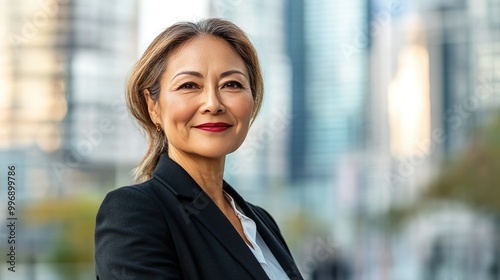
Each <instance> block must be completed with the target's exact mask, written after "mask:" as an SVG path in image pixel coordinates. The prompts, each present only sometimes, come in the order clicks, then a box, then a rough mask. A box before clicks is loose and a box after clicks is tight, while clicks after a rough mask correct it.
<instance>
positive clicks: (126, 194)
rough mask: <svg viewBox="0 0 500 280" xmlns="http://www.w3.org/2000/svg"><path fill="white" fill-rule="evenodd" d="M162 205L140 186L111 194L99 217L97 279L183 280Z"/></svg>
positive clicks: (97, 224) (96, 230) (96, 250)
mask: <svg viewBox="0 0 500 280" xmlns="http://www.w3.org/2000/svg"><path fill="white" fill-rule="evenodd" d="M159 206H160V202H159V201H158V199H157V198H156V197H154V195H152V194H151V193H148V192H146V191H145V190H144V189H141V188H140V187H122V188H119V189H117V190H114V191H112V192H110V193H108V195H107V196H106V198H105V199H104V201H103V202H102V204H101V207H100V209H99V211H98V213H97V217H96V228H95V269H96V279H100V280H111V279H120V280H133V279H135V280H139V279H181V275H180V271H179V266H178V260H177V255H176V253H175V250H174V244H173V242H172V239H171V236H170V233H169V229H168V225H167V223H166V221H165V217H164V216H163V214H162V211H161V210H160V207H159Z"/></svg>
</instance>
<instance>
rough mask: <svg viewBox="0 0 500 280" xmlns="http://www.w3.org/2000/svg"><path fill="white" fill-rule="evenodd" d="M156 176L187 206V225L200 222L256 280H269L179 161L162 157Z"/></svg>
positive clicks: (215, 206)
mask: <svg viewBox="0 0 500 280" xmlns="http://www.w3.org/2000/svg"><path fill="white" fill-rule="evenodd" d="M153 177H154V178H156V179H158V180H159V181H160V182H162V183H163V184H164V185H165V186H166V187H167V188H169V189H170V190H171V191H172V192H173V193H174V194H175V195H176V196H177V197H178V198H180V199H179V201H181V203H182V200H184V201H186V200H187V202H188V203H186V204H184V203H182V204H183V206H182V207H183V208H184V210H185V214H186V215H185V216H184V218H185V219H186V222H190V219H191V218H193V219H196V220H197V221H198V222H199V223H201V224H202V225H203V226H204V227H205V228H206V229H207V231H208V232H210V233H211V234H212V235H213V236H214V237H215V238H216V239H217V240H218V241H219V242H220V243H221V245H222V246H223V247H224V248H225V249H226V250H227V251H228V252H229V254H231V256H232V257H233V258H234V259H235V260H237V261H238V262H239V263H240V264H241V266H242V267H244V268H245V270H247V271H248V273H249V274H251V275H253V276H254V277H255V278H256V279H269V278H268V277H267V274H266V272H265V271H264V270H263V269H262V266H261V265H260V263H259V262H258V261H257V259H256V258H255V256H254V255H253V254H252V252H251V251H250V249H249V248H248V246H247V245H246V243H245V242H244V241H243V239H242V238H241V237H240V235H239V234H238V232H237V231H236V229H234V227H233V225H232V224H231V222H229V220H228V219H227V218H226V216H224V214H223V213H222V211H221V210H220V209H219V207H217V205H216V204H215V203H214V202H213V201H212V199H211V198H210V197H209V196H208V195H207V194H206V193H205V192H204V191H203V190H202V189H201V188H200V186H198V184H197V183H196V182H195V181H194V180H193V178H191V176H189V174H188V173H187V172H186V171H185V170H184V169H183V168H182V167H181V166H180V165H178V164H177V163H176V162H174V161H173V160H171V159H170V158H168V156H167V155H166V154H162V155H161V157H160V160H159V162H158V165H157V167H156V169H155V171H154V173H153Z"/></svg>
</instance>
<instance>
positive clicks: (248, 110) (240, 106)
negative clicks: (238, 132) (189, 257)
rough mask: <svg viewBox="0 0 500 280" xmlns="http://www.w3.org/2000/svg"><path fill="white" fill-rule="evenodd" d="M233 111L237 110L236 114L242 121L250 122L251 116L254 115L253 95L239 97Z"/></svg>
mask: <svg viewBox="0 0 500 280" xmlns="http://www.w3.org/2000/svg"><path fill="white" fill-rule="evenodd" d="M233 112H235V116H236V117H237V118H238V119H241V120H242V121H243V120H245V122H248V123H250V118H251V117H252V112H253V99H252V97H251V96H250V97H247V96H245V97H244V98H241V99H239V100H238V101H237V102H234V103H233Z"/></svg>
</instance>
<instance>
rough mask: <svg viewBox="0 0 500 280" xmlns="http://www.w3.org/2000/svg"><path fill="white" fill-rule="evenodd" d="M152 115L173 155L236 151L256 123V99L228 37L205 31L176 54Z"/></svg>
mask: <svg viewBox="0 0 500 280" xmlns="http://www.w3.org/2000/svg"><path fill="white" fill-rule="evenodd" d="M146 96H147V101H148V108H149V112H150V116H151V119H152V120H153V122H154V123H159V124H160V125H161V127H162V128H163V130H164V133H165V135H166V137H167V140H168V149H169V154H170V155H171V156H172V154H173V153H175V154H176V155H178V154H179V153H181V154H189V155H191V156H202V157H207V158H221V157H224V156H225V155H227V154H229V153H231V152H233V151H235V150H236V149H237V148H238V147H239V146H240V145H241V144H242V143H243V140H244V139H245V137H246V134H247V132H248V128H249V125H250V120H251V115H252V110H253V105H254V101H253V98H252V92H251V90H250V80H249V75H248V71H247V69H246V67H245V63H244V62H243V60H242V58H241V57H240V56H239V55H238V53H236V51H234V50H233V48H232V47H231V46H230V45H229V44H228V43H227V42H226V41H225V40H223V39H220V38H216V37H213V36H207V35H204V36H203V35H202V36H199V37H196V38H194V39H191V40H189V41H187V42H186V43H184V44H182V45H181V46H180V47H179V48H178V49H176V50H175V51H174V52H173V53H171V54H170V55H169V57H168V59H167V67H166V70H165V72H164V74H163V76H162V77H161V82H160V94H159V98H158V100H157V102H154V101H153V100H151V98H149V95H148V94H146Z"/></svg>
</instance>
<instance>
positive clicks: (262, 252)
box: [224, 192, 290, 280]
mask: <svg viewBox="0 0 500 280" xmlns="http://www.w3.org/2000/svg"><path fill="white" fill-rule="evenodd" d="M224 195H225V196H226V198H227V199H228V200H229V203H231V206H232V207H233V210H234V213H235V214H236V216H237V217H238V218H239V219H240V222H241V226H242V227H243V233H244V234H245V236H246V238H247V239H248V241H249V242H250V244H252V246H249V245H248V244H247V246H248V248H250V251H252V253H253V254H254V256H255V258H256V259H257V261H259V263H260V265H261V266H262V268H263V269H264V271H265V272H266V274H267V276H268V277H269V278H270V279H271V280H282V279H290V278H289V277H288V275H287V274H286V273H285V271H284V270H283V268H282V267H281V265H280V264H279V262H278V260H277V259H276V258H275V257H274V255H273V253H272V252H271V250H270V249H269V247H267V244H266V242H264V240H263V239H262V237H261V236H260V234H259V232H258V231H257V226H256V225H255V222H254V221H253V220H252V219H250V218H249V217H247V216H245V214H243V210H241V208H240V207H239V205H237V204H236V202H235V201H234V200H233V198H232V197H231V196H230V195H229V194H227V193H226V192H224ZM252 247H253V248H252Z"/></svg>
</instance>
